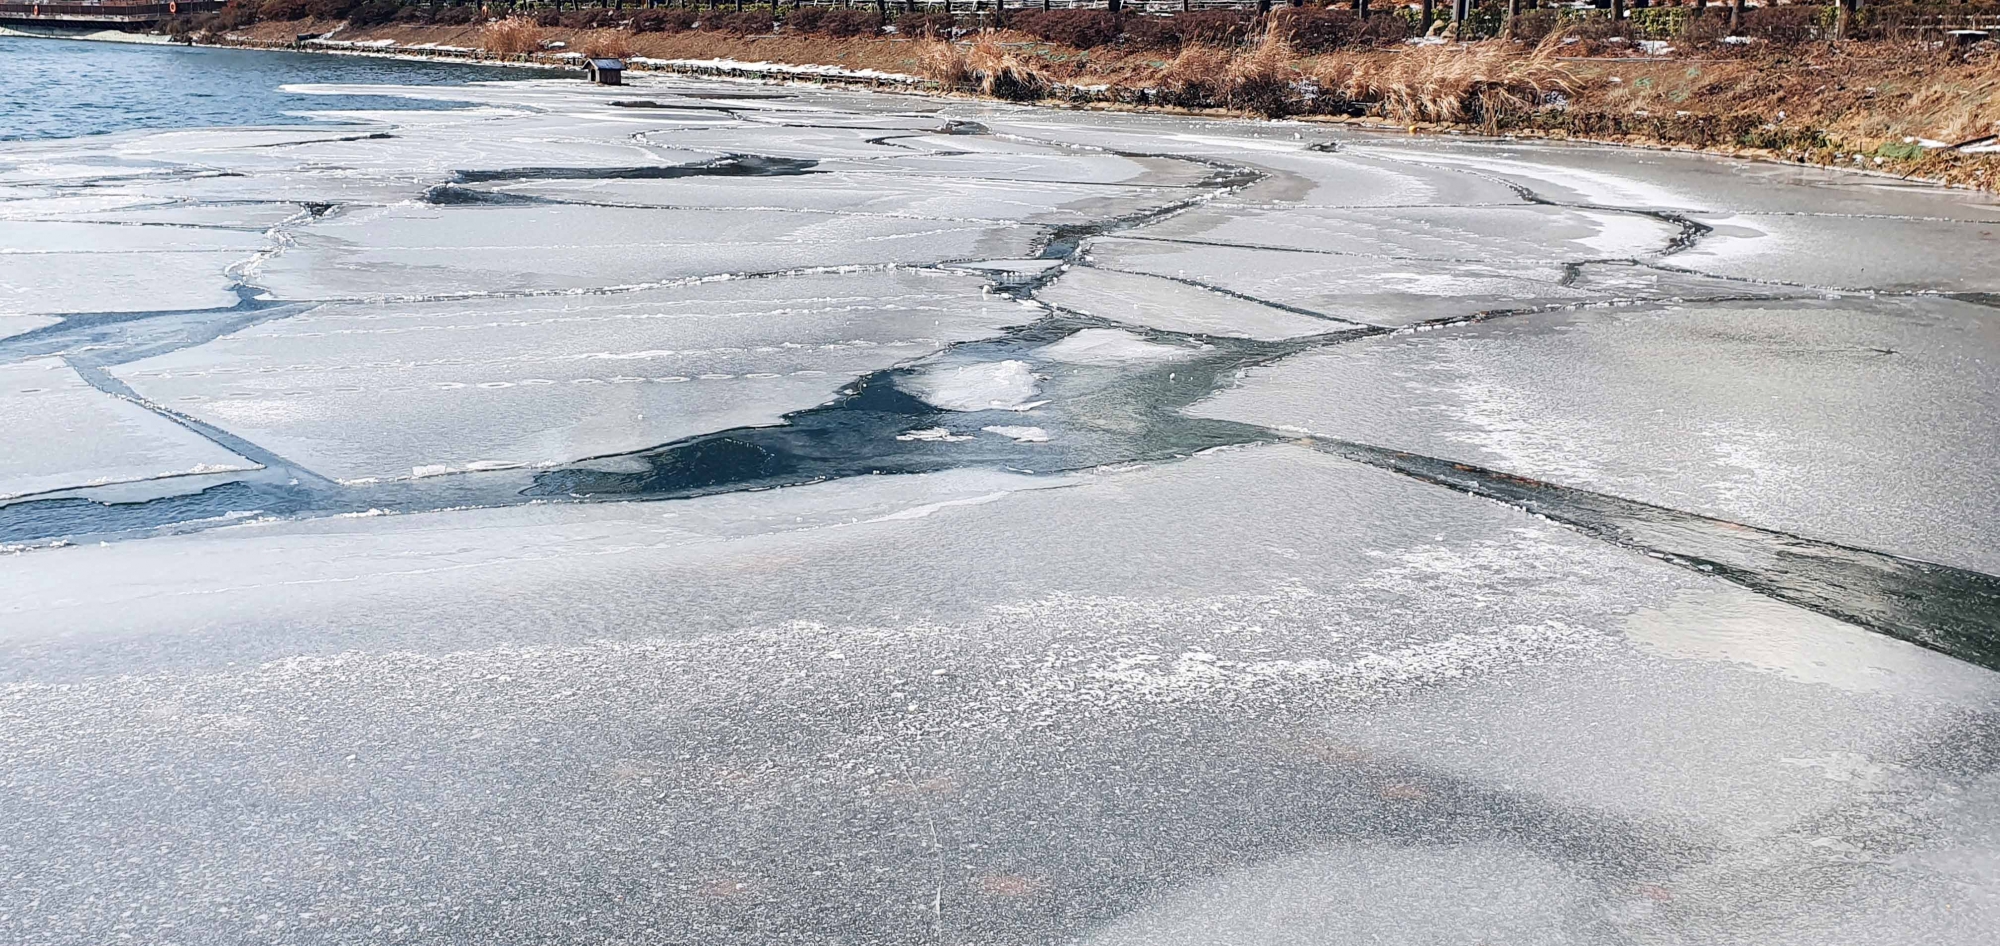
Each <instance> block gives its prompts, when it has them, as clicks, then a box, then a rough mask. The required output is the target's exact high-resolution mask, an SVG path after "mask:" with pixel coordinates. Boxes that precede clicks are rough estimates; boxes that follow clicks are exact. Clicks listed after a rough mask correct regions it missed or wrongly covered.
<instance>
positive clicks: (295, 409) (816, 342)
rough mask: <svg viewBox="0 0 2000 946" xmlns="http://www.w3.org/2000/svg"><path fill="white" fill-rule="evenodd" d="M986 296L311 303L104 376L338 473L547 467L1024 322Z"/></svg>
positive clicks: (733, 423)
mask: <svg viewBox="0 0 2000 946" xmlns="http://www.w3.org/2000/svg"><path fill="white" fill-rule="evenodd" d="M981 287H982V284H981V283H980V282H979V281H977V280H974V279H970V278H967V277H962V276H952V275H947V274H941V273H925V272H894V271H891V272H865V273H853V274H844V275H812V276H786V277H779V278H772V279H733V280H724V281H720V282H710V283H701V284H696V285H690V286H685V287H682V288H678V289H659V290H644V291H638V292H624V293H612V294H596V295H553V296H531V297H526V298H501V299H486V298H474V299H466V300H458V301H438V302H418V303H402V304H392V303H347V304H339V305H324V306H320V307H318V308H315V309H312V310H311V311H309V312H306V313H304V314H302V315H297V316H293V317H290V318H286V319H279V320H275V321H270V322H265V323H262V324H260V325H257V326H255V327H252V328H249V329H245V330H243V331H240V332H237V333H235V334H232V335H229V336H226V337H224V338H221V339H218V340H216V341H214V342H211V343H209V344H207V345H202V346H198V347H195V348H189V349H184V350H181V351H176V352H172V353H169V354H164V355H160V356H157V357H154V358H149V359H145V360H143V361H138V362H134V363H131V364H128V365H123V366H120V367H119V368H117V369H116V371H115V373H116V374H117V376H118V377H119V378H120V379H122V380H124V381H125V382H127V383H128V384H130V385H131V386H132V387H133V389H134V390H137V391H139V392H140V393H141V394H143V395H144V396H146V397H147V398H149V399H151V400H154V401H157V402H159V403H162V404H169V405H171V406H173V407H174V409H176V410H179V411H182V412H184V413H187V414H190V415H192V416H194V417H198V418H200V419H202V420H204V421H207V422H209V423H212V424H214V425H216V426H217V427H220V428H223V429H226V430H230V431H233V432H235V433H237V434H240V435H242V436H245V437H248V438H250V439H252V440H254V441H256V442H258V443H259V444H262V445H264V446H265V447H267V448H269V449H271V450H272V451H273V452H275V453H277V454H278V455H280V456H283V457H285V458H286V459H288V460H291V461H292V462H295V463H299V464H302V465H304V466H306V467H308V468H310V469H312V470H315V471H317V472H319V473H322V474H324V475H328V476H332V477H335V478H338V479H343V480H360V479H365V478H393V477H409V476H412V475H418V474H434V473H447V472H463V471H466V470H479V469H498V468H508V467H522V466H528V467H535V466H548V465H551V464H555V463H560V462H563V461H568V460H576V459H580V458H583V457H593V456H600V455H603V454H612V453H624V452H628V451H632V450H638V449H641V448H644V447H649V446H652V445H654V444H659V443H666V442H668V441H671V440H676V439H679V438H681V437H686V436H690V435H693V434H698V433H703V432H706V431H710V430H718V429H723V428H728V427H738V426H752V425H762V424H771V423H776V422H777V421H778V419H779V417H780V416H781V415H783V414H784V413H786V412H788V411H794V410H800V409H803V408H807V407H811V406H813V405H814V404H818V403H820V402H821V401H824V400H826V399H827V397H828V396H829V395H830V394H831V393H832V391H833V390H834V389H835V388H837V387H838V386H839V385H840V384H841V382H842V380H844V379H846V378H851V377H855V376H857V375H862V374H866V373H868V372H871V371H878V370H881V369H884V368H888V367H890V366H892V365H895V364H897V363H899V362H903V361H907V360H910V359H912V358H916V357H921V356H923V355H925V354H928V353H930V352H932V351H934V350H936V349H939V348H942V347H945V346H947V345H950V344H951V343H953V342H958V341H964V340H967V339H972V338H979V337H983V336H985V335H988V334H991V333H992V332H994V331H996V330H998V329H999V328H1000V327H1001V326H1004V325H1007V324H1009V323H1010V322H1013V321H1018V320H1019V319H1021V318H1022V312H1021V310H1020V307H1019V306H1018V305H1016V304H1014V303H1012V302H1011V301H1008V300H1006V299H1003V298H999V297H992V296H986V295H983V294H982V292H981Z"/></svg>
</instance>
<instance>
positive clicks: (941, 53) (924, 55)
mask: <svg viewBox="0 0 2000 946" xmlns="http://www.w3.org/2000/svg"><path fill="white" fill-rule="evenodd" d="M921 42H922V48H921V49H920V50H919V52H918V53H917V74H918V75H921V76H923V77H924V78H926V79H929V80H931V81H932V82H935V83H937V84H938V85H940V86H942V87H944V88H947V89H957V90H963V89H970V88H971V87H972V65H971V63H970V62H968V61H967V60H966V56H965V50H963V49H960V48H959V47H957V46H955V45H953V44H952V43H950V42H948V41H946V40H940V39H930V40H923V41H921Z"/></svg>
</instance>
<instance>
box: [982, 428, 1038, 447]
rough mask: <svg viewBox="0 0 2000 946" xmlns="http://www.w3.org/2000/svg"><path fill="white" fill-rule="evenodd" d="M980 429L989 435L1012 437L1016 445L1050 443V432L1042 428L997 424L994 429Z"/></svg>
mask: <svg viewBox="0 0 2000 946" xmlns="http://www.w3.org/2000/svg"><path fill="white" fill-rule="evenodd" d="M979 429H980V430H983V431H986V432H987V433H989V434H999V435H1000V436H1002V437H1012V438H1013V439H1014V442H1015V443H1048V442H1049V432H1048V431H1046V430H1043V429H1042V428H1040V427H1017V426H1014V425H1012V424H996V425H994V426H992V427H981V428H979Z"/></svg>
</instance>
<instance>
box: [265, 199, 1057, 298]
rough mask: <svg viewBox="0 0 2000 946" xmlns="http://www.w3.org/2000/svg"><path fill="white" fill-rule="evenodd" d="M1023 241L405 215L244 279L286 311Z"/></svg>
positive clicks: (372, 216) (488, 213)
mask: <svg viewBox="0 0 2000 946" xmlns="http://www.w3.org/2000/svg"><path fill="white" fill-rule="evenodd" d="M780 186H782V185H780ZM751 202H752V203H754V202H755V198H754V197H753V198H751ZM1032 238H1033V234H1032V232H1030V231H1027V230H1026V229H1024V228H1016V227H1014V226H1012V225H1010V224H1007V223H1005V222H1001V223H997V224H996V223H978V222H956V221H951V222H947V221H934V220H923V219H901V218H890V217H852V216H825V215H819V214H811V215H801V214H789V213H783V212H774V211H754V210H729V211H721V210H672V209H634V208H620V207H591V206H577V205H560V204H558V205H546V206H526V207H513V206H491V207H478V206H474V207H465V206H444V207H438V206H426V205H418V204H403V205H396V206H392V207H386V208H380V209H369V210H358V211H355V212H353V213H350V214H345V215H342V216H340V217H338V218H336V219H332V220H328V221H324V222H322V223H319V224H316V225H314V226H313V227H311V228H310V229H308V230H306V231H305V232H303V233H301V234H300V235H299V236H298V237H297V239H296V245H295V246H293V247H291V248H289V249H287V250H286V251H285V252H284V253H283V254H281V255H279V256H277V257H275V258H273V259H271V260H269V261H267V262H264V263H263V264H261V265H260V266H258V267H257V268H255V269H254V270H252V271H251V273H250V276H251V279H252V280H253V281H254V282H255V283H256V284H257V285H259V286H262V287H265V288H267V289H269V290H270V291H271V292H272V293H274V294H276V295H277V296H279V297H280V298H286V299H325V298H350V297H357V296H358V297H374V296H388V297H392V298H421V297H425V296H434V295H443V294H453V293H483V292H506V291H515V292H518V291H523V290H548V289H585V288H600V287H611V286H639V285H649V284H657V283H660V282H663V281H667V280H674V279H685V278H689V277H696V276H708V275H714V274H720V273H771V272H782V271H786V270H793V269H801V268H809V267H841V266H871V265H872V266H880V265H885V264H899V263H930V262H935V261H938V260H941V259H950V258H953V257H967V256H972V257H979V256H1006V255H1013V254H1018V253H1020V252H1022V251H1024V250H1025V249H1026V248H1027V244H1028V242H1029V241H1030V240H1031V239H1032ZM1010 251H1011V253H1010Z"/></svg>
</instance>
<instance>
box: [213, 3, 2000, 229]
mask: <svg viewBox="0 0 2000 946" xmlns="http://www.w3.org/2000/svg"><path fill="white" fill-rule="evenodd" d="M512 25H513V27H514V28H515V30H516V35H515V36H513V37H512V38H511V39H509V40H507V41H506V42H508V43H511V44H516V45H517V46H518V44H520V43H522V41H523V36H524V35H525V36H526V37H527V38H528V39H530V40H531V41H532V45H531V46H530V47H529V48H539V49H542V50H543V51H542V52H540V53H536V54H533V55H534V58H541V59H549V60H555V59H556V58H557V57H559V56H560V55H561V54H562V53H565V52H568V53H572V54H573V53H577V52H587V53H594V54H606V55H618V56H624V57H643V58H648V59H658V60H709V59H727V60H737V61H745V62H769V63H782V64H792V65H801V66H835V67H840V68H844V69H850V70H879V71H882V72H889V73H901V74H908V75H913V76H919V77H922V78H923V79H924V80H926V82H925V84H926V86H927V87H929V88H932V89H936V90H940V91H946V92H955V93H961V94H975V95H991V96H995V97H1001V98H1007V99H1012V100H1018V101H1047V102H1051V103H1055V104H1069V105H1080V106H1089V107H1116V108H1142V109H1171V110H1178V111H1187V112H1196V113H1203V112H1207V113H1216V112H1221V113H1236V114H1256V115H1266V116H1280V115H1284V116H1292V117H1298V118H1303V119H1308V120H1326V121H1336V122H1361V123H1371V124H1390V125H1395V126H1398V127H1407V128H1412V129H1415V130H1420V131H1421V130H1439V129H1445V130H1467V131H1478V132H1483V133H1495V134H1517V135H1524V136H1546V137H1552V138H1576V139H1587V140H1594V141H1608V142H1615V143H1622V144H1631V145H1646V146H1670V147H1683V148H1693V149H1699V150H1704V151H1711V152H1716V153H1724V154H1732V155H1739V156H1748V157H1758V158H1765V159H1772V160H1781V161H1788V162H1801V163H1810V164H1817V165H1835V166H1842V167H1859V168H1863V169H1868V170H1874V171H1882V172H1887V173H1893V174H1897V175H1905V176H1912V177H1920V178H1924V179H1928V180H1935V181H1941V182H1946V183H1951V184H1956V185H1960V186H1967V187H1973V188H1979V189H1986V190H1992V189H1995V188H1996V187H2000V146H1996V145H1995V143H1994V142H1995V139H1990V138H1989V136H1992V135H1994V134H1995V133H1996V132H2000V55H1996V54H1995V53H1994V51H1992V50H1981V49H1975V50H1972V51H1969V52H1968V51H1964V50H1956V49H1938V48H1929V47H1925V46H1920V45H1917V44H1911V43H1890V42H1843V43H1839V44H1832V43H1815V44H1793V45H1787V46H1782V47H1780V46H1760V45H1758V44H1741V45H1726V44H1723V43H1708V44H1705V45H1703V46H1700V47H1698V48H1694V49H1690V50H1687V51H1684V52H1679V53H1673V54H1668V55H1653V56H1646V55H1636V54H1635V53H1636V50H1637V47H1635V46H1632V45H1629V44H1628V45H1620V44H1619V43H1616V42H1613V43H1605V42H1598V41H1594V40H1584V41H1576V40H1574V39H1571V41H1570V42H1564V41H1563V40H1564V39H1565V37H1563V36H1560V35H1550V36H1548V37H1546V38H1545V39H1543V40H1542V41H1540V42H1538V43H1533V44H1530V43H1527V42H1524V41H1508V40H1498V39H1496V40H1487V41H1483V42H1477V43H1466V44H1438V45H1408V44H1401V45H1391V46H1385V47H1377V48H1360V49H1353V50H1342V51H1339V52H1335V53H1330V54H1324V55H1302V54H1299V53H1297V52H1295V51H1294V50H1293V49H1292V48H1291V47H1289V46H1288V45H1287V44H1286V43H1285V42H1284V41H1283V40H1282V38H1277V39H1273V38H1270V37H1266V38H1264V39H1263V40H1261V41H1256V40H1253V41H1252V42H1249V43H1246V44H1243V45H1239V46H1236V47H1233V48H1223V47H1218V46H1205V45H1190V46H1186V47H1183V48H1182V49H1180V50H1178V51H1177V52H1165V53H1162V52H1160V51H1157V50H1146V49H1125V48H1121V47H1098V48H1091V49H1077V48H1074V47H1068V46H1063V45H1060V44H1056V43H1051V42H1048V41H1045V40H1039V39H1036V38H1034V37H1032V36H1029V35H1026V34H1023V33H1018V32H1013V31H1007V30H996V31H986V32H982V33H976V34H968V35H964V36H961V37H959V38H958V39H956V40H954V41H940V40H935V39H928V38H923V39H912V38H906V37H901V36H895V35H875V36H850V37H837V36H827V35H817V34H803V33H791V32H774V33H769V34H766V35H741V34H737V33H727V32H712V31H707V30H682V31H679V32H639V33H635V32H632V31H630V30H624V29H571V28H565V27H560V26H554V27H541V26H536V25H534V24H532V23H529V22H527V21H514V22H513V24H512ZM496 29H497V28H496V26H494V25H492V24H466V25H424V24H410V23H393V24H388V25H383V26H377V27H369V28H354V27H350V26H346V25H344V24H341V23H337V22H332V21H325V20H288V21H277V22H260V23H256V24H252V25H249V26H245V27H242V28H239V29H235V30H231V31H228V32H227V33H223V34H211V35H209V36H207V37H205V38H206V39H209V40H211V41H216V42H228V43H242V44H257V45H266V44H288V43H292V42H294V41H295V40H296V38H297V37H298V36H299V35H300V34H330V35H328V38H329V39H333V40H336V41H339V42H342V43H364V44H365V43H381V42H382V41H384V40H387V41H392V42H393V43H394V44H395V45H394V46H389V47H384V48H382V49H381V51H383V52H391V51H395V52H404V53H422V52H424V50H423V49H422V48H413V47H425V46H429V47H432V48H433V49H438V50H443V51H445V52H448V53H455V52H456V50H486V49H488V47H492V46H497V45H499V44H498V43H497V42H495V37H496ZM556 44H561V45H560V46H558V45H556ZM1982 138H1989V140H1987V141H1985V142H1984V143H1980V142H1979V140H1980V139H1982ZM1967 143H1971V144H1969V145H1967ZM1940 145H1943V146H1956V145H1967V147H1963V148H1954V147H1941V146H1940Z"/></svg>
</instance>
